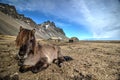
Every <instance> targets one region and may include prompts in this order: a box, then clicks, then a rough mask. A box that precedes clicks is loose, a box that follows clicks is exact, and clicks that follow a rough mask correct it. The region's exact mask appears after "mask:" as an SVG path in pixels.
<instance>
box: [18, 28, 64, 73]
mask: <svg viewBox="0 0 120 80" xmlns="http://www.w3.org/2000/svg"><path fill="white" fill-rule="evenodd" d="M16 45H17V46H19V47H20V49H19V53H18V56H19V60H20V66H21V67H20V69H19V71H20V72H25V71H28V70H31V71H32V72H34V73H36V72H39V71H41V70H43V69H45V68H47V67H48V66H49V65H50V64H51V63H52V62H54V63H56V64H57V65H58V66H59V67H61V63H62V62H63V61H65V59H64V57H63V56H62V54H61V50H60V47H58V46H54V45H41V44H38V43H36V39H35V29H33V30H28V29H24V28H22V27H20V32H19V34H18V36H17V38H16Z"/></svg>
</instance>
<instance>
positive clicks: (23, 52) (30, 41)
mask: <svg viewBox="0 0 120 80" xmlns="http://www.w3.org/2000/svg"><path fill="white" fill-rule="evenodd" d="M35 41H36V40H35V29H33V30H28V29H25V28H23V27H22V26H20V32H19V33H18V35H17V38H16V45H17V46H18V47H20V49H19V53H18V57H19V59H25V58H27V56H28V55H29V54H30V53H32V54H34V47H35Z"/></svg>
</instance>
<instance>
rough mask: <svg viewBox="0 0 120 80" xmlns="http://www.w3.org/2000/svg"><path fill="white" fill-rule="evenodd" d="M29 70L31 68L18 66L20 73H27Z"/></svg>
mask: <svg viewBox="0 0 120 80" xmlns="http://www.w3.org/2000/svg"><path fill="white" fill-rule="evenodd" d="M30 69H31V66H20V68H19V71H20V72H21V73H24V72H27V71H29V70H30Z"/></svg>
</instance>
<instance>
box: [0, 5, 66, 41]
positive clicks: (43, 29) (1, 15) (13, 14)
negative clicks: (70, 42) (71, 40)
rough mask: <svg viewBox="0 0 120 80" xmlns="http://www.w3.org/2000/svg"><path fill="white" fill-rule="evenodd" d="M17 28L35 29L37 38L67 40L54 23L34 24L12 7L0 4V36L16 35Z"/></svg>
mask: <svg viewBox="0 0 120 80" xmlns="http://www.w3.org/2000/svg"><path fill="white" fill-rule="evenodd" d="M19 26H23V27H25V28H28V29H33V28H35V29H36V31H37V33H36V36H37V38H42V39H49V38H51V37H57V38H59V39H67V37H66V36H65V33H64V31H63V30H62V29H61V28H59V27H56V25H55V23H54V22H51V21H46V22H43V23H41V24H36V23H35V22H34V21H33V20H32V19H31V18H28V17H25V16H24V15H23V14H19V13H17V11H16V8H15V7H14V6H12V5H8V4H3V3H0V34H5V35H17V33H18V31H19Z"/></svg>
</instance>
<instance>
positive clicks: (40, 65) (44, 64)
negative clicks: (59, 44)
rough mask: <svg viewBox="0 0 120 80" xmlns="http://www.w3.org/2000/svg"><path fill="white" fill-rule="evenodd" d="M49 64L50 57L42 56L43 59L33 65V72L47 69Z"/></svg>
mask: <svg viewBox="0 0 120 80" xmlns="http://www.w3.org/2000/svg"><path fill="white" fill-rule="evenodd" d="M48 66H49V64H48V59H47V58H46V57H45V58H41V60H40V61H39V62H38V63H37V64H36V65H35V66H33V68H32V72H33V73H37V72H39V71H42V70H44V69H46V68H47V67H48Z"/></svg>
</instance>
